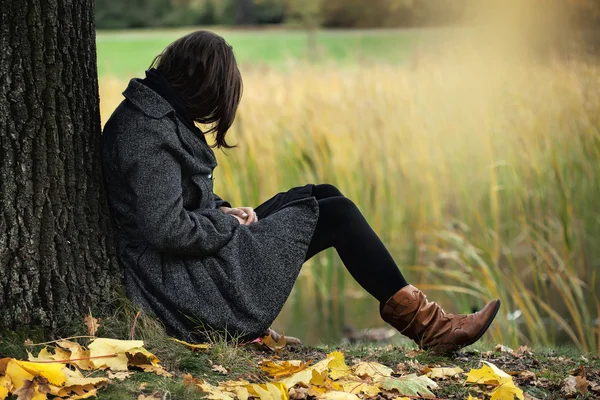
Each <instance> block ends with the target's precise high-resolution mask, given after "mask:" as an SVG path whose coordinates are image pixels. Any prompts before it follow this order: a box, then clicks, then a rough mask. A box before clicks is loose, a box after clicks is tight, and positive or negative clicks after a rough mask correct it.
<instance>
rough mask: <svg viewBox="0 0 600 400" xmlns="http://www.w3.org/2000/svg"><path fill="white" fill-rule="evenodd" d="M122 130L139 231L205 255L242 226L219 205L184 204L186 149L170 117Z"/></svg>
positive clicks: (156, 241) (122, 154) (168, 246)
mask: <svg viewBox="0 0 600 400" xmlns="http://www.w3.org/2000/svg"><path fill="white" fill-rule="evenodd" d="M144 128H145V129H144V130H141V129H139V128H138V129H135V128H134V129H132V130H131V131H129V132H124V133H121V134H119V143H118V146H119V162H120V167H121V171H122V173H123V174H124V177H125V179H126V180H127V181H128V182H129V184H130V186H131V188H132V189H133V192H134V194H135V218H136V221H137V223H138V227H139V229H140V233H141V234H142V235H143V236H144V237H145V238H146V240H148V242H150V243H151V244H152V245H154V246H155V247H156V248H157V249H159V250H160V251H165V252H175V253H189V254H199V255H205V254H210V253H213V252H215V251H217V250H219V249H220V248H221V247H222V246H223V245H224V244H225V243H227V242H228V241H229V239H230V237H231V235H232V234H233V232H234V230H235V229H236V228H237V227H239V225H240V224H239V223H238V221H237V220H236V219H235V218H232V217H231V216H229V215H225V214H223V213H222V212H221V211H219V210H218V209H198V210H194V211H189V210H186V209H185V208H184V207H183V199H182V187H181V166H180V164H179V162H178V161H177V155H178V154H180V153H181V152H182V148H181V145H180V143H179V142H178V141H177V140H176V135H174V133H173V132H174V131H175V129H176V128H175V126H174V124H173V123H172V121H170V120H168V119H161V120H157V121H156V123H154V124H152V125H150V124H148V125H144Z"/></svg>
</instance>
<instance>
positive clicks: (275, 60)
mask: <svg viewBox="0 0 600 400" xmlns="http://www.w3.org/2000/svg"><path fill="white" fill-rule="evenodd" d="M192 30H193V29H178V30H131V31H111V32H103V31H99V32H98V34H97V46H98V68H99V74H100V76H101V77H102V76H106V75H113V76H116V77H119V78H130V77H132V76H139V75H142V74H143V72H144V70H145V69H146V68H147V67H148V66H149V65H150V63H151V62H152V60H153V58H154V57H155V56H156V55H157V54H159V53H160V51H161V50H162V49H163V48H164V47H165V46H167V45H168V44H169V43H171V42H172V41H173V40H175V39H177V38H179V37H181V36H183V35H184V34H186V33H188V32H190V31H192ZM214 31H215V32H216V33H218V34H220V35H222V36H223V37H224V38H225V39H226V40H227V41H228V42H229V43H230V44H231V45H232V46H233V48H234V50H235V53H236V56H237V59H238V62H239V63H240V64H241V65H244V64H247V63H253V64H260V63H268V64H271V65H272V64H275V65H283V64H284V63H285V62H286V61H289V60H301V59H306V57H307V48H308V46H307V43H308V40H307V34H306V33H305V32H303V31H289V30H288V31H285V30H279V29H277V30H275V29H269V30H246V31H243V30H228V29H222V28H220V29H219V28H215V29H214ZM439 32H440V30H423V29H420V30H416V29H415V30H381V31H364V30H358V31H320V32H319V33H318V34H317V43H318V48H319V51H320V54H322V55H324V57H323V58H324V59H326V60H337V61H341V62H348V61H356V60H360V59H363V60H372V59H376V60H386V61H392V62H393V61H402V60H403V59H405V58H406V55H407V53H408V52H409V51H410V50H411V48H412V47H413V46H414V45H415V44H416V43H418V42H419V41H421V40H423V39H425V38H427V37H430V36H431V35H435V34H436V33H439Z"/></svg>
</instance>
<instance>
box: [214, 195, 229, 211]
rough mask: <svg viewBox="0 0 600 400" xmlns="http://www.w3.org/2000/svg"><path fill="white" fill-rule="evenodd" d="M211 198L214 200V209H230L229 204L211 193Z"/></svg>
mask: <svg viewBox="0 0 600 400" xmlns="http://www.w3.org/2000/svg"><path fill="white" fill-rule="evenodd" d="M213 197H214V199H215V204H216V208H219V207H229V208H231V204H230V203H229V202H228V201H225V200H223V199H222V198H220V197H219V196H217V195H216V194H215V193H213Z"/></svg>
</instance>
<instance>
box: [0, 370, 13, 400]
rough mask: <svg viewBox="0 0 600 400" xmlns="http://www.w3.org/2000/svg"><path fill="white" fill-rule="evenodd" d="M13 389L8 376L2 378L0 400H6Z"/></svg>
mask: <svg viewBox="0 0 600 400" xmlns="http://www.w3.org/2000/svg"><path fill="white" fill-rule="evenodd" d="M11 387H12V383H11V382H10V379H9V378H8V377H7V376H0V400H4V399H6V397H7V396H8V393H9V392H10V389H11Z"/></svg>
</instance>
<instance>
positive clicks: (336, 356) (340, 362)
mask: <svg viewBox="0 0 600 400" xmlns="http://www.w3.org/2000/svg"><path fill="white" fill-rule="evenodd" d="M327 357H333V360H331V362H330V363H329V364H328V365H327V367H328V368H329V376H330V377H331V379H333V380H336V379H339V378H342V377H344V376H346V375H349V374H350V373H351V372H352V369H351V368H350V367H348V366H347V365H346V361H345V360H344V354H343V353H341V352H339V351H334V352H332V353H329V354H328V355H327Z"/></svg>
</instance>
